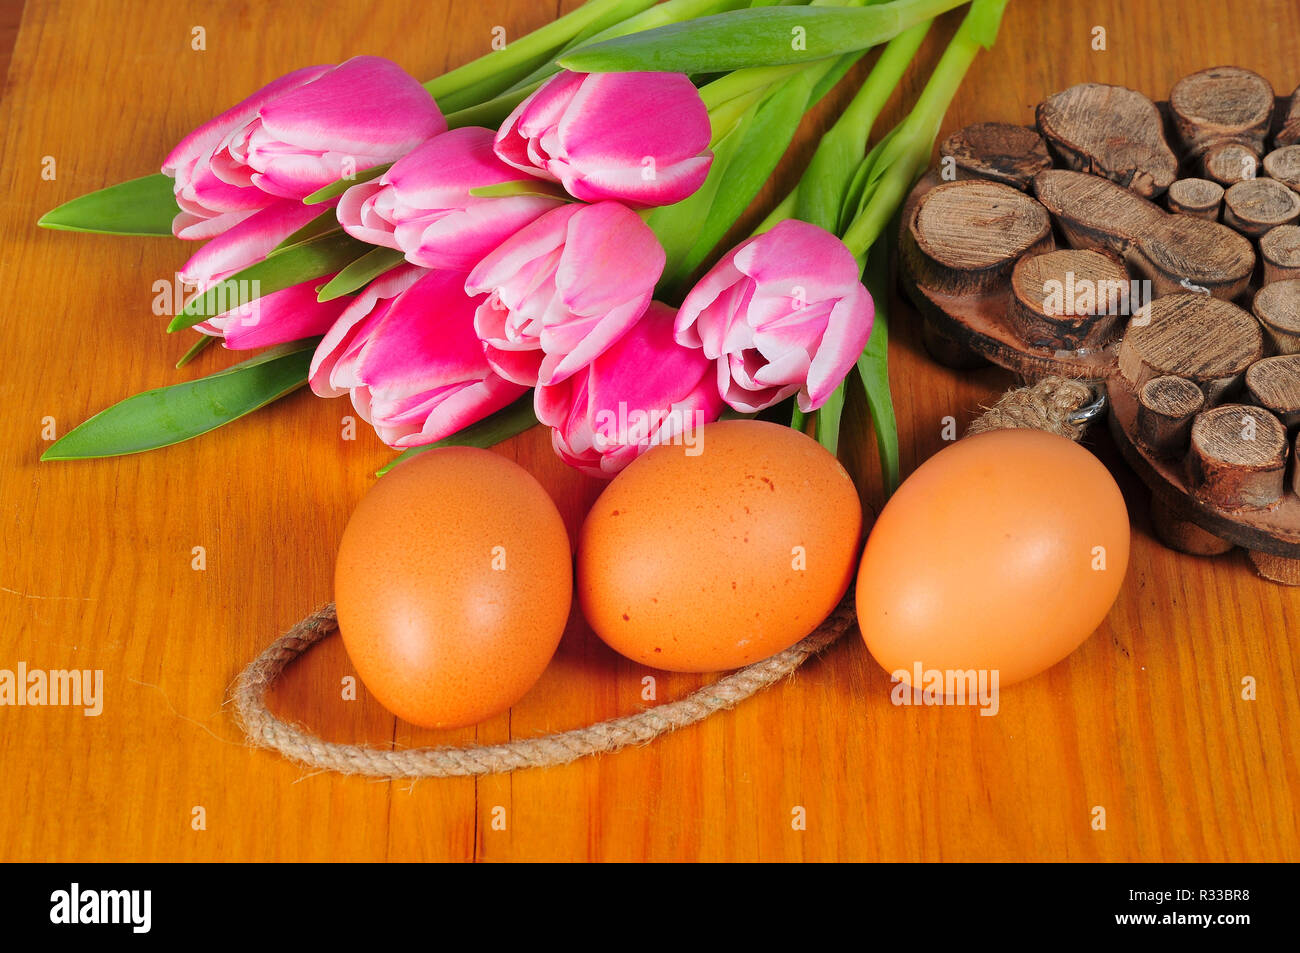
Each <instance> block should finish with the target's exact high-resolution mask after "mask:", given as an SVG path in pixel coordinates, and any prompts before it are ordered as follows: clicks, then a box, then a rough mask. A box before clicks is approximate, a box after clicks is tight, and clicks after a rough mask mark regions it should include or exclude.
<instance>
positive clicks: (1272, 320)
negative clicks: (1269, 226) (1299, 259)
mask: <svg viewBox="0 0 1300 953" xmlns="http://www.w3.org/2000/svg"><path fill="white" fill-rule="evenodd" d="M1265 237H1266V238H1267V237H1268V236H1265ZM1266 261H1267V259H1266ZM1265 268H1266V269H1267V265H1265ZM1251 310H1252V311H1254V312H1255V317H1257V318H1259V323H1260V324H1261V325H1263V326H1264V332H1265V333H1266V334H1267V335H1268V339H1269V343H1270V344H1272V346H1273V350H1274V351H1276V352H1277V353H1278V354H1300V278H1287V279H1284V280H1282V281H1274V282H1272V283H1271V284H1267V285H1265V286H1264V287H1262V288H1260V289H1259V292H1258V293H1257V294H1256V295H1255V300H1254V301H1253V302H1252V303H1251Z"/></svg>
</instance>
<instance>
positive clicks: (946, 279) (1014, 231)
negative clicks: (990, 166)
mask: <svg viewBox="0 0 1300 953" xmlns="http://www.w3.org/2000/svg"><path fill="white" fill-rule="evenodd" d="M990 225H993V226H995V227H993V228H990ZM906 239H907V240H905V242H904V245H903V249H902V254H903V256H904V258H905V259H906V260H907V261H908V264H909V265H910V266H911V270H913V271H914V273H915V274H917V275H919V276H922V280H923V281H924V283H925V285H926V286H927V287H929V288H934V289H937V290H940V291H943V292H945V293H946V294H950V295H972V294H982V293H987V292H990V291H995V290H997V289H998V288H999V287H1000V286H1003V285H1004V284H1005V283H1006V281H1007V280H1008V279H1009V278H1010V276H1011V269H1012V267H1013V266H1014V265H1015V263H1016V259H1017V258H1019V257H1020V256H1021V255H1023V254H1024V253H1025V252H1028V251H1048V250H1050V249H1051V248H1052V247H1053V246H1054V242H1053V240H1052V222H1051V219H1050V218H1048V215H1047V210H1046V209H1044V208H1043V207H1042V205H1040V204H1039V203H1037V202H1035V201H1034V200H1033V199H1032V198H1030V197H1029V196H1027V195H1025V194H1024V193H1023V192H1019V191H1017V190H1016V189H1013V188H1011V187H1010V186H1008V185H999V184H998V183H995V182H984V181H975V180H972V181H964V182H949V183H945V184H943V185H939V186H936V187H935V188H934V189H932V190H931V191H930V192H929V193H927V194H926V195H925V197H924V198H922V199H921V202H920V204H919V205H918V206H917V209H916V216H915V218H914V219H913V221H912V224H911V226H910V227H909V228H908V229H907V231H906Z"/></svg>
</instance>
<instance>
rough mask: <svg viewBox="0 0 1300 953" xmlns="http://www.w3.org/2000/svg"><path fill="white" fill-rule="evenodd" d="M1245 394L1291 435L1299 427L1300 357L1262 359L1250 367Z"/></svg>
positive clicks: (1297, 355) (1286, 355)
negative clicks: (1279, 422) (1280, 422)
mask: <svg viewBox="0 0 1300 953" xmlns="http://www.w3.org/2000/svg"><path fill="white" fill-rule="evenodd" d="M1246 393H1247V394H1249V395H1250V399H1251V400H1253V401H1254V402H1255V403H1257V404H1259V406H1261V407H1263V408H1264V409H1265V410H1267V411H1268V412H1269V413H1271V414H1272V415H1273V416H1275V417H1276V418H1277V419H1278V420H1280V421H1282V426H1283V427H1286V428H1287V430H1289V431H1291V432H1293V433H1294V432H1295V431H1294V429H1293V428H1295V427H1297V426H1298V425H1300V354H1283V355H1279V356H1277V357H1266V358H1264V359H1263V360H1262V361H1256V362H1255V363H1254V364H1252V365H1250V367H1248V368H1247V369H1246Z"/></svg>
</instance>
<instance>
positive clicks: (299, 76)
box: [162, 66, 334, 175]
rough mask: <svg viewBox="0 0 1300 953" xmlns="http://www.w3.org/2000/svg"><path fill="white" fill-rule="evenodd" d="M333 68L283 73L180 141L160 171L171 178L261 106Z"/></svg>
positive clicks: (316, 68)
mask: <svg viewBox="0 0 1300 953" xmlns="http://www.w3.org/2000/svg"><path fill="white" fill-rule="evenodd" d="M333 68H334V67H332V66H306V67H303V68H302V69H298V70H294V71H293V72H292V73H286V74H285V75H284V76H281V77H280V78H279V79H276V80H273V81H272V82H270V83H268V84H267V85H265V86H263V87H262V88H261V89H259V90H258V91H257V92H256V93H254V94H253V95H252V96H249V97H248V98H247V99H245V100H243V101H242V102H240V103H238V104H236V105H234V106H232V107H231V108H229V109H227V110H226V111H225V112H223V113H221V114H220V115H219V116H216V117H214V118H212V119H210V120H208V121H207V122H205V123H204V124H203V125H201V126H199V128H197V129H195V130H194V131H193V132H191V133H190V134H189V135H188V136H186V137H185V138H184V139H182V140H181V141H180V142H179V143H178V144H177V145H176V148H174V149H173V150H172V151H171V152H170V153H168V155H167V158H166V159H164V160H163V164H162V171H163V172H164V173H165V174H167V175H172V174H174V173H175V171H176V169H177V168H178V167H180V166H181V165H183V164H184V163H185V161H186V160H187V159H188V158H191V157H193V156H196V155H199V154H200V153H203V152H208V151H211V150H213V149H215V148H216V146H217V144H218V143H220V142H221V140H222V139H224V138H225V137H226V136H227V135H228V134H229V132H230V130H231V129H234V128H237V127H239V126H242V125H244V124H245V123H246V122H248V121H249V120H250V119H252V118H253V117H254V116H256V115H257V111H258V110H259V109H260V108H261V107H262V106H263V105H264V104H265V103H268V102H270V101H271V100H272V99H274V98H275V97H276V96H279V95H282V94H283V93H287V92H288V91H289V90H292V89H297V88H298V87H300V86H304V85H306V84H307V83H310V82H311V81H312V80H314V79H317V78H318V77H320V76H322V75H323V74H325V73H327V72H329V71H330V70H331V69H333Z"/></svg>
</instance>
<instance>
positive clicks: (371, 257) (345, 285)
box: [316, 248, 406, 302]
mask: <svg viewBox="0 0 1300 953" xmlns="http://www.w3.org/2000/svg"><path fill="white" fill-rule="evenodd" d="M405 260H406V259H405V257H404V256H403V255H402V253H401V252H400V251H398V250H397V249H396V248H375V249H374V250H372V251H368V252H366V253H365V254H364V255H362V256H361V257H360V258H358V259H357V260H356V261H354V262H352V263H351V264H350V265H348V266H347V267H346V268H344V269H343V270H342V271H340V272H339V273H338V274H337V275H335V276H334V277H333V278H331V279H330V280H329V281H328V282H327V283H326V284H325V287H323V288H321V289H320V291H318V292H316V300H317V301H320V302H325V301H333V300H334V299H335V298H342V297H343V296H344V295H346V294H351V293H352V292H354V291H357V290H358V289H360V288H364V287H365V286H366V285H368V284H370V282H371V280H372V279H375V278H378V277H379V276H380V275H382V274H383V273H384V272H386V271H388V270H389V269H390V268H395V267H397V266H398V265H400V264H401V263H402V262H403V261H405Z"/></svg>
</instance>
